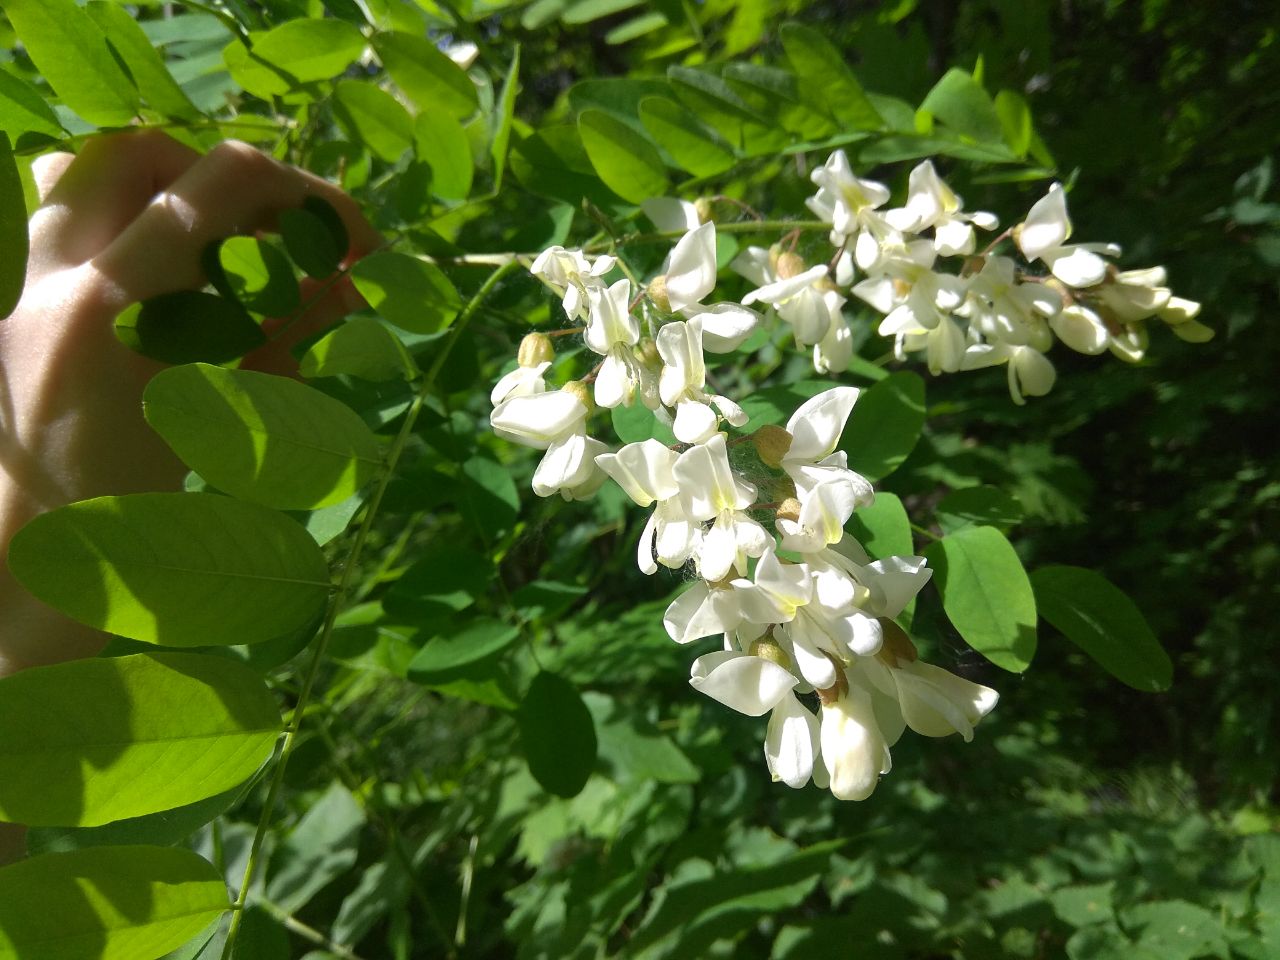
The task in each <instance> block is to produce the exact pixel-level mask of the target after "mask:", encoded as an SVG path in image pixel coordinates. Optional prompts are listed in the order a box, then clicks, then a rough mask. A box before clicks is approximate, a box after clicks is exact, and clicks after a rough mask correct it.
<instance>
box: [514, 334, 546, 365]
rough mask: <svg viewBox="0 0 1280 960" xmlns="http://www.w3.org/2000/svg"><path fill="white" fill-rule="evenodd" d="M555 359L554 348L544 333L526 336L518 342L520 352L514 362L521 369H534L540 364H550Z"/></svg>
mask: <svg viewBox="0 0 1280 960" xmlns="http://www.w3.org/2000/svg"><path fill="white" fill-rule="evenodd" d="M555 358H556V350H555V347H553V346H552V345H551V338H550V337H548V336H547V335H546V334H545V333H529V334H526V335H525V338H524V339H523V340H521V341H520V352H519V353H517V354H516V362H517V363H519V364H520V366H522V367H536V366H537V365H538V364H540V363H550V362H551V361H552V360H554V359H555Z"/></svg>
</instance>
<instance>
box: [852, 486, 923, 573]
mask: <svg viewBox="0 0 1280 960" xmlns="http://www.w3.org/2000/svg"><path fill="white" fill-rule="evenodd" d="M849 532H850V533H852V534H853V537H854V539H855V540H857V541H858V542H859V543H861V544H862V546H863V548H864V549H865V550H866V551H867V553H868V554H870V555H871V556H872V557H873V558H874V559H877V560H882V559H884V558H885V557H895V556H910V555H911V554H913V553H915V546H914V543H913V541H912V537H911V521H910V520H909V519H908V518H907V511H906V508H905V507H903V505H902V501H901V500H899V499H898V498H897V497H896V496H894V495H893V494H892V493H888V492H886V491H884V490H877V491H876V499H875V502H873V503H872V504H871V505H870V506H867V507H859V508H858V509H857V510H856V511H854V514H853V516H852V517H851V518H850V519H849Z"/></svg>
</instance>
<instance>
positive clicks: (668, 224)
mask: <svg viewBox="0 0 1280 960" xmlns="http://www.w3.org/2000/svg"><path fill="white" fill-rule="evenodd" d="M640 209H641V210H643V211H644V215H645V216H646V217H648V218H649V221H650V222H651V223H652V224H653V225H654V226H655V227H657V228H658V229H659V230H661V231H662V232H663V233H676V232H678V231H680V230H694V229H696V228H697V226H698V223H699V222H700V220H699V217H698V208H697V206H696V205H694V204H692V203H690V202H689V201H688V200H680V199H677V198H676V197H650V198H649V199H648V200H645V201H644V202H643V203H642V204H640Z"/></svg>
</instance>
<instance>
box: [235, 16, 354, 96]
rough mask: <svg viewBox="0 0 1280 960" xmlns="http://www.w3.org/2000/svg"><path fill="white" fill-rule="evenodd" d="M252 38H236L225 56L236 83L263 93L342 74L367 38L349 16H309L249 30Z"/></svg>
mask: <svg viewBox="0 0 1280 960" xmlns="http://www.w3.org/2000/svg"><path fill="white" fill-rule="evenodd" d="M250 40H252V42H253V48H252V50H250V49H248V48H246V47H245V46H244V45H243V44H242V43H240V41H238V40H236V41H232V43H230V44H229V45H228V46H227V47H226V49H225V50H223V59H224V60H225V62H226V64H227V68H228V69H229V70H230V71H231V76H232V77H233V78H234V79H235V80H236V82H237V83H239V84H240V85H241V86H243V87H244V88H245V89H246V90H248V91H249V92H250V93H252V94H254V95H255V96H259V97H263V98H270V97H272V96H277V95H279V94H282V93H288V92H289V91H290V90H292V89H293V88H294V87H296V86H298V85H299V84H303V83H314V82H315V81H317V80H329V79H331V78H332V77H336V76H338V74H340V73H342V72H343V71H344V70H346V69H347V67H349V66H350V65H351V64H352V63H353V62H354V61H355V60H356V59H357V58H358V57H359V56H360V54H361V53H362V52H364V48H365V43H366V41H365V38H364V34H362V33H361V32H360V31H359V30H358V29H356V27H355V26H353V25H352V24H350V23H347V22H346V21H345V20H338V19H332V18H330V19H319V18H305V17H304V18H299V19H297V20H287V21H285V22H284V23H282V24H280V26H278V27H275V28H274V29H271V30H268V31H267V32H266V33H255V34H250Z"/></svg>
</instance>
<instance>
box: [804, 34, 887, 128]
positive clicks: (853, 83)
mask: <svg viewBox="0 0 1280 960" xmlns="http://www.w3.org/2000/svg"><path fill="white" fill-rule="evenodd" d="M779 33H780V36H781V38H782V46H783V49H784V50H786V52H787V59H788V60H789V61H790V62H791V69H793V70H794V71H795V72H796V76H797V77H799V79H800V91H801V93H802V95H803V98H804V100H805V102H806V103H808V104H809V105H810V106H811V107H813V108H814V109H815V110H817V111H818V112H819V113H824V114H827V115H829V116H832V117H835V118H836V120H838V121H840V123H842V124H843V125H844V126H845V127H846V128H848V129H849V130H879V129H882V128H883V127H884V119H883V118H882V117H881V116H880V114H879V113H878V112H877V111H876V108H875V107H874V106H872V104H871V101H870V100H868V99H867V95H866V93H864V92H863V89H862V85H861V84H860V83H858V80H857V78H856V77H855V76H854V75H853V71H852V70H850V69H849V65H848V64H847V63H845V60H844V57H843V56H842V55H841V54H840V51H839V50H838V49H836V47H835V46H834V45H833V44H832V43H831V41H830V40H828V39H827V38H826V37H825V36H823V35H822V34H821V33H820V32H819V31H817V30H815V29H813V28H812V27H806V26H804V25H803V24H799V23H786V24H783V26H782V29H781V31H779Z"/></svg>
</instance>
